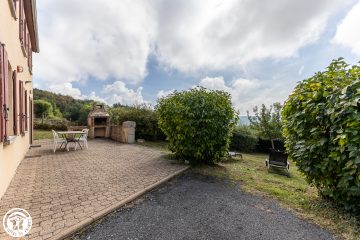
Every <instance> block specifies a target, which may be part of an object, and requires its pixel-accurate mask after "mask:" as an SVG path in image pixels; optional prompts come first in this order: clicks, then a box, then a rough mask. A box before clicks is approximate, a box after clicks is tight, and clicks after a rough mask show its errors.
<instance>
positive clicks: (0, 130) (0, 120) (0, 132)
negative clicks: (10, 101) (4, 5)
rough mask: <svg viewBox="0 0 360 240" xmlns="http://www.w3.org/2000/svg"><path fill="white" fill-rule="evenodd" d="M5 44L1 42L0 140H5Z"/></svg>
mask: <svg viewBox="0 0 360 240" xmlns="http://www.w3.org/2000/svg"><path fill="white" fill-rule="evenodd" d="M3 56H4V54H3V45H2V44H1V43H0V142H3V141H4V136H5V130H4V112H3V109H4V64H3V63H4V59H3Z"/></svg>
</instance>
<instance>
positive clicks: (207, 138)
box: [156, 88, 238, 164]
mask: <svg viewBox="0 0 360 240" xmlns="http://www.w3.org/2000/svg"><path fill="white" fill-rule="evenodd" d="M156 111H157V113H158V119H159V126H160V128H161V129H162V130H163V131H164V133H165V134H166V136H167V139H168V140H169V149H170V150H171V151H173V152H175V153H176V155H177V156H179V157H181V158H185V159H187V160H189V161H190V163H192V164H195V163H213V162H215V161H217V160H220V158H221V157H223V156H224V155H225V154H226V152H227V151H228V148H229V143H230V137H231V134H232V131H233V129H234V126H235V124H236V122H237V119H238V117H237V114H236V112H235V110H234V108H233V106H232V104H231V96H230V95H229V94H228V93H226V92H223V91H211V90H207V89H205V88H194V89H190V90H188V91H182V92H174V93H172V94H170V95H168V96H167V97H165V98H161V99H159V100H158V104H157V106H156Z"/></svg>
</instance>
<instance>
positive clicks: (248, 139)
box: [230, 125, 258, 152]
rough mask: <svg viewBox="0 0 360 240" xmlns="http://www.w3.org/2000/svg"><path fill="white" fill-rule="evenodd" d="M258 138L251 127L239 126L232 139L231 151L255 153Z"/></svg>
mask: <svg viewBox="0 0 360 240" xmlns="http://www.w3.org/2000/svg"><path fill="white" fill-rule="evenodd" d="M257 142H258V139H257V136H256V135H255V134H254V133H253V132H252V131H251V129H250V127H249V126H246V125H240V126H237V127H236V129H235V131H234V132H233V135H232V137H231V142H230V149H232V150H236V151H239V152H254V150H255V147H256V145H257Z"/></svg>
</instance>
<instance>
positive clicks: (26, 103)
mask: <svg viewBox="0 0 360 240" xmlns="http://www.w3.org/2000/svg"><path fill="white" fill-rule="evenodd" d="M24 105H25V110H24V114H25V131H28V130H29V127H28V121H29V119H28V116H29V113H28V94H27V91H25V104H24Z"/></svg>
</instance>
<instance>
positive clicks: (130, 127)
mask: <svg viewBox="0 0 360 240" xmlns="http://www.w3.org/2000/svg"><path fill="white" fill-rule="evenodd" d="M135 127H136V123H135V122H132V121H126V122H123V124H122V125H112V126H111V127H110V138H111V139H112V140H114V141H117V142H122V143H134V142H135Z"/></svg>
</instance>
